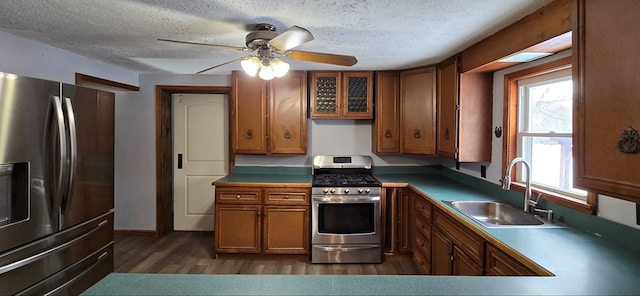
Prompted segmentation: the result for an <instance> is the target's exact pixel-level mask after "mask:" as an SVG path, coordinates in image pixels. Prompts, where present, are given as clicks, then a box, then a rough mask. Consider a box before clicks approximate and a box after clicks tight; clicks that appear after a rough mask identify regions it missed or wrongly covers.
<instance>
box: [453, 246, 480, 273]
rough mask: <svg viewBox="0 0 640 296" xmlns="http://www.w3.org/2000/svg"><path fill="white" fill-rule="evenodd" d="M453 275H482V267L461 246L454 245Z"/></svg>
mask: <svg viewBox="0 0 640 296" xmlns="http://www.w3.org/2000/svg"><path fill="white" fill-rule="evenodd" d="M452 264H453V266H452V274H453V275H482V267H480V266H479V265H478V264H477V263H475V262H474V260H473V259H472V258H471V257H469V256H467V254H466V253H465V252H464V251H463V250H462V248H460V247H459V246H456V245H454V246H453V261H452Z"/></svg>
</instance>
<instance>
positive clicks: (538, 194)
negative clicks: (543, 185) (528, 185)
mask: <svg viewBox="0 0 640 296" xmlns="http://www.w3.org/2000/svg"><path fill="white" fill-rule="evenodd" d="M540 196H542V192H538V193H536V204H537V203H538V202H539V201H540Z"/></svg>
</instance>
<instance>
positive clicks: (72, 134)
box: [62, 98, 78, 214]
mask: <svg viewBox="0 0 640 296" xmlns="http://www.w3.org/2000/svg"><path fill="white" fill-rule="evenodd" d="M64 107H65V111H66V114H67V122H68V123H69V151H70V153H69V162H68V173H69V174H68V179H67V194H66V196H67V198H66V200H65V201H64V208H63V209H62V210H63V213H64V214H66V213H67V212H69V210H70V208H71V200H72V199H73V185H74V182H75V177H76V161H77V160H78V141H77V131H76V118H75V114H74V113H73V106H72V105H71V99H70V98H65V99H64Z"/></svg>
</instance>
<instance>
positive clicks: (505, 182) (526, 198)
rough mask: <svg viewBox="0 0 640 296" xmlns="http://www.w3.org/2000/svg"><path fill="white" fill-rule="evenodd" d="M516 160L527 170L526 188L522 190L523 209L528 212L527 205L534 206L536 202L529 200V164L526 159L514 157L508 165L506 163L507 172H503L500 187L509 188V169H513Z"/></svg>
mask: <svg viewBox="0 0 640 296" xmlns="http://www.w3.org/2000/svg"><path fill="white" fill-rule="evenodd" d="M518 162H522V164H524V167H525V169H526V171H527V176H526V188H525V190H524V211H525V212H529V206H534V207H535V205H536V204H537V202H535V201H533V200H531V166H530V165H529V163H528V162H527V160H526V159H524V158H522V157H516V158H514V159H512V160H511V162H509V165H507V172H506V173H505V174H504V178H503V179H502V189H504V190H509V188H511V169H513V167H514V166H515V165H516V164H517V163H518Z"/></svg>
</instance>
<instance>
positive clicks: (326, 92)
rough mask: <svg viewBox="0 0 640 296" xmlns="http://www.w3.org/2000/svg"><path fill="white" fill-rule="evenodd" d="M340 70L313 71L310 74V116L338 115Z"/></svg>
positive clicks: (330, 116) (331, 116)
mask: <svg viewBox="0 0 640 296" xmlns="http://www.w3.org/2000/svg"><path fill="white" fill-rule="evenodd" d="M340 93H341V91H340V72H313V73H312V74H311V117H312V118H337V117H340V103H339V102H338V94H340Z"/></svg>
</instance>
